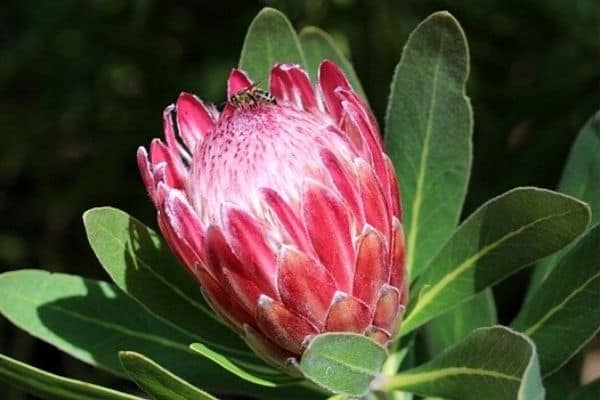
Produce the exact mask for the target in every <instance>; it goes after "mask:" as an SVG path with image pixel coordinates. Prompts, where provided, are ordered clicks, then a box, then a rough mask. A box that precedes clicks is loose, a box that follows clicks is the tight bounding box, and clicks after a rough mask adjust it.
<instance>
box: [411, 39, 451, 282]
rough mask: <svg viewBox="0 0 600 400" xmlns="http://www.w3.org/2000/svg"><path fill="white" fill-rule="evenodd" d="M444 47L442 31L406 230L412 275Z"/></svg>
mask: <svg viewBox="0 0 600 400" xmlns="http://www.w3.org/2000/svg"><path fill="white" fill-rule="evenodd" d="M443 47H444V31H442V32H441V33H440V44H439V49H438V51H437V60H436V63H435V68H434V71H433V83H432V91H431V98H430V100H429V108H428V111H427V124H426V128H425V138H424V141H423V148H422V149H421V157H420V160H419V165H420V169H419V171H418V174H417V187H416V188H415V196H414V197H413V206H412V212H411V219H410V225H409V232H408V240H407V244H408V246H407V263H406V265H407V266H408V276H412V273H413V271H414V268H415V267H414V253H415V246H416V240H417V233H418V231H419V226H418V219H419V215H420V213H421V202H422V199H421V198H422V192H423V185H424V182H425V172H426V169H427V162H428V159H429V140H430V137H431V132H432V130H433V110H434V109H435V106H436V93H437V89H438V76H439V70H440V66H441V63H442V57H441V55H440V53H441V52H442V50H443Z"/></svg>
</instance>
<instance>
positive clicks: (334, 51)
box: [299, 26, 367, 100]
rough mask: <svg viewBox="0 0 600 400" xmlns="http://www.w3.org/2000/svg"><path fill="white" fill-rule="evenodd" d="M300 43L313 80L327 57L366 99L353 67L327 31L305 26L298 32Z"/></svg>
mask: <svg viewBox="0 0 600 400" xmlns="http://www.w3.org/2000/svg"><path fill="white" fill-rule="evenodd" d="M299 37H300V44H301V45H302V50H304V55H305V57H306V67H307V68H308V72H309V73H310V76H311V78H312V80H313V82H316V81H317V71H318V68H319V64H321V61H323V60H325V59H328V60H331V61H333V62H334V63H336V64H337V65H338V66H339V67H340V68H342V69H343V70H344V72H345V73H346V77H347V78H348V80H349V81H350V84H351V85H352V88H353V89H354V90H355V91H356V93H358V94H359V95H360V96H361V97H362V98H363V99H364V100H366V99H367V96H366V95H365V92H364V90H363V87H362V85H361V84H360V80H359V79H358V76H357V75H356V72H355V71H354V67H352V64H351V63H350V61H348V59H347V58H346V57H345V56H344V54H343V53H342V52H341V50H340V49H339V48H338V47H337V46H336V44H335V42H334V41H333V38H332V37H331V36H329V35H328V34H327V32H325V31H323V30H321V29H319V28H317V27H314V26H307V27H306V28H304V29H302V31H301V32H300V35H299Z"/></svg>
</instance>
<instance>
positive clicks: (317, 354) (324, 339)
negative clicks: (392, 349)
mask: <svg viewBox="0 0 600 400" xmlns="http://www.w3.org/2000/svg"><path fill="white" fill-rule="evenodd" d="M386 357H387V351H386V350H385V349H384V348H383V347H381V346H380V345H378V344H377V343H375V342H374V341H372V340H371V339H369V338H367V337H365V336H363V335H357V334H352V333H325V334H321V335H318V336H315V337H314V339H312V340H311V342H310V343H309V344H308V347H307V348H306V351H305V352H304V355H303V356H302V359H301V360H300V370H301V371H302V373H303V374H304V376H305V377H306V378H308V379H309V380H311V381H312V382H314V383H315V384H317V385H318V386H320V387H322V388H324V389H326V390H327V391H330V392H332V393H341V394H346V395H350V396H363V395H365V394H367V392H368V391H369V384H370V382H371V381H372V380H373V378H374V377H375V376H376V375H377V374H378V373H379V371H380V370H381V366H382V365H383V363H384V361H385V359H386Z"/></svg>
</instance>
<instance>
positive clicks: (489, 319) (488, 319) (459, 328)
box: [424, 288, 497, 355]
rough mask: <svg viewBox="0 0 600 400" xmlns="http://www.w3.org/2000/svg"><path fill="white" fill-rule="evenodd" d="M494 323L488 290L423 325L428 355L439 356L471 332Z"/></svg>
mask: <svg viewBox="0 0 600 400" xmlns="http://www.w3.org/2000/svg"><path fill="white" fill-rule="evenodd" d="M496 323H497V321H496V305H495V304H494V296H493V295H492V291H491V289H489V288H488V289H486V290H484V291H483V292H481V293H479V294H477V295H475V296H474V297H473V298H471V299H470V300H467V301H466V302H464V303H461V304H459V305H458V306H457V307H454V308H453V309H451V310H450V311H447V312H445V313H444V314H442V315H440V316H439V317H437V318H434V319H433V320H431V321H429V322H428V323H427V324H426V325H425V332H424V333H425V342H426V344H427V350H428V352H429V354H430V355H436V354H439V353H441V352H442V351H444V350H445V349H447V348H448V347H450V346H452V345H453V344H455V343H458V342H460V341H461V340H463V339H464V338H465V337H467V336H468V335H469V334H470V333H471V332H472V331H473V330H475V329H477V328H483V327H486V326H492V325H496Z"/></svg>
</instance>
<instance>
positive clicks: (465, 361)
mask: <svg viewBox="0 0 600 400" xmlns="http://www.w3.org/2000/svg"><path fill="white" fill-rule="evenodd" d="M373 386H374V388H375V389H377V390H383V391H389V390H405V391H411V392H414V393H416V394H419V395H421V396H435V397H443V398H445V399H457V400H470V399H474V400H480V399H486V400H495V399H498V400H504V399H519V400H534V399H535V400H537V399H543V398H544V388H543V386H542V379H541V376H540V371H539V363H538V360H537V356H536V353H535V346H534V344H533V342H531V341H530V340H529V339H528V338H527V337H526V336H525V335H523V334H520V333H517V332H514V331H512V330H510V329H508V328H506V327H503V326H496V327H491V328H480V329H477V330H475V331H474V332H473V333H472V334H471V335H469V336H468V337H467V338H466V339H465V340H463V341H462V342H460V343H458V344H456V345H454V346H453V347H451V348H449V349H448V350H446V351H445V352H443V353H442V354H440V355H439V356H438V357H436V358H434V359H433V360H431V361H429V362H428V363H426V364H423V365H421V366H419V367H417V368H415V369H412V370H409V371H406V372H404V373H400V374H398V375H395V376H392V377H381V378H379V379H378V380H377V381H376V382H374V383H373Z"/></svg>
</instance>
